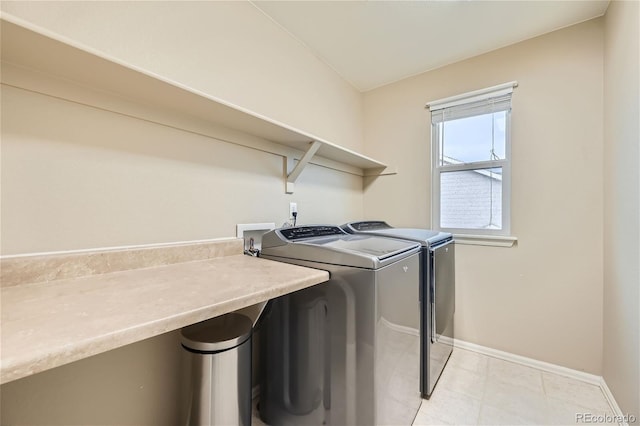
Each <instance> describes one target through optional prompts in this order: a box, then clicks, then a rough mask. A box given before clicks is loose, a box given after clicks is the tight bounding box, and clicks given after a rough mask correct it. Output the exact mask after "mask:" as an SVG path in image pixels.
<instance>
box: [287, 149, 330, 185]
mask: <svg viewBox="0 0 640 426" xmlns="http://www.w3.org/2000/svg"><path fill="white" fill-rule="evenodd" d="M321 146H322V142H320V141H313V142H311V145H310V146H309V148H308V149H307V152H305V153H304V155H303V156H302V158H301V159H300V161H298V164H296V166H295V167H294V168H293V170H292V171H291V173H289V157H286V158H285V175H286V177H287V178H286V182H285V192H286V193H287V194H293V189H294V187H295V183H296V180H298V177H299V176H300V173H302V171H303V170H304V168H305V167H306V166H307V164H309V161H311V159H312V158H313V156H314V155H315V154H316V152H317V151H318V149H320V147H321Z"/></svg>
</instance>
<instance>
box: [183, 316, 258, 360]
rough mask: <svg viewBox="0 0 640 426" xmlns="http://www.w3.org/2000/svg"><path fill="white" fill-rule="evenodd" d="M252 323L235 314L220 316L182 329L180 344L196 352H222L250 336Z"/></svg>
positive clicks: (247, 318) (245, 317) (244, 317)
mask: <svg viewBox="0 0 640 426" xmlns="http://www.w3.org/2000/svg"><path fill="white" fill-rule="evenodd" d="M252 327H253V322H252V321H251V319H249V317H247V316H246V315H242V314H239V313H236V312H231V313H228V314H224V315H220V316H219V317H215V318H212V319H210V320H206V321H202V322H199V323H196V324H193V325H190V326H188V327H184V328H183V329H182V333H181V334H182V344H183V345H184V346H185V347H186V348H188V349H193V350H196V351H224V350H227V349H232V348H235V347H236V346H239V345H240V344H242V343H244V342H245V341H246V340H247V339H248V338H249V337H250V336H251V328H252Z"/></svg>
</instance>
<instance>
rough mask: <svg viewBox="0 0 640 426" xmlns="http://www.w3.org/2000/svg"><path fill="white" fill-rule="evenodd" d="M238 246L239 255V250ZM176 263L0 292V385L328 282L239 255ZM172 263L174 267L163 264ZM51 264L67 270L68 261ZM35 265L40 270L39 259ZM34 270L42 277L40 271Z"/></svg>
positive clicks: (314, 273)
mask: <svg viewBox="0 0 640 426" xmlns="http://www.w3.org/2000/svg"><path fill="white" fill-rule="evenodd" d="M239 244H241V243H239ZM238 248H239V251H240V253H241V252H242V246H241V245H239V246H238ZM233 251H235V250H232V252H233ZM101 255H102V256H103V257H104V254H101ZM120 255H122V253H120ZM145 256H147V257H148V253H146V254H145ZM208 256H209V255H207V256H201V257H208ZM85 257H86V256H85ZM94 257H95V256H94ZM187 258H188V256H187ZM94 260H95V259H94ZM183 260H184V258H180V259H175V256H173V257H172V260H170V261H167V262H160V263H169V264H160V265H154V266H150V267H142V268H137V269H136V268H134V269H126V270H116V271H112V272H107V273H97V274H89V275H84V276H82V274H78V273H71V274H69V273H67V274H66V275H65V274H60V273H58V274H57V275H56V274H54V275H56V277H60V276H62V277H63V278H62V279H53V280H50V281H44V282H32V283H29V282H22V283H20V284H15V283H14V285H7V286H3V287H2V290H1V291H2V299H1V303H2V315H1V316H2V323H1V327H2V336H1V339H2V352H1V371H0V379H1V380H0V382H1V383H6V382H10V381H12V380H16V379H19V378H22V377H26V376H29V375H32V374H35V373H38V372H41V371H44V370H47V369H50V368H54V367H57V366H60V365H64V364H67V363H70V362H73V361H77V360H79V359H82V358H87V357H89V356H92V355H96V354H99V353H102V352H106V351H109V350H111V349H115V348H118V347H121V346H124V345H127V344H130V343H134V342H137V341H140V340H143V339H147V338H149V337H153V336H157V335H160V334H162V333H166V332H169V331H172V330H176V329H179V328H181V327H184V326H187V325H190V324H193V323H196V322H200V321H204V320H207V319H209V318H212V317H215V316H218V315H222V314H225V313H227V312H231V311H235V310H238V309H241V308H244V307H247V306H251V305H254V304H257V303H260V302H264V301H267V300H269V299H272V298H275V297H278V296H281V295H283V294H287V293H291V292H294V291H296V290H300V289H303V288H306V287H310V286H312V285H315V284H319V283H321V282H324V281H327V280H328V279H329V274H328V273H327V272H326V271H321V270H316V269H310V268H304V267H300V266H295V265H289V264H285V263H279V262H274V261H270V260H265V259H260V258H256V257H251V256H245V255H242V254H231V255H227V254H224V255H222V256H220V257H212V258H205V259H199V260H192V261H183ZM174 261H177V262H178V263H171V262H174ZM10 263H11V259H10V260H8V261H7V262H6V264H5V262H4V261H3V267H4V266H8V267H9V272H7V274H5V275H6V276H5V277H3V280H5V281H11V277H10V276H9V273H11V272H15V269H16V268H15V267H14V268H13V271H12V265H11V264H10ZM14 263H15V262H14ZM23 263H24V262H23ZM27 263H28V262H27ZM32 263H33V262H32ZM54 263H55V262H54ZM58 263H60V264H64V265H69V261H66V262H58ZM71 263H73V262H71ZM151 263H152V264H153V262H151ZM155 263H158V262H155ZM35 264H36V265H42V261H40V263H37V261H36V263H35ZM45 264H46V262H45ZM146 264H149V262H147V263H146ZM143 265H144V263H143ZM13 266H15V265H13ZM129 267H131V266H129ZM30 268H31V267H27V266H25V264H21V265H19V267H18V268H17V269H19V270H20V269H21V270H22V275H24V273H25V271H26V272H27V275H29V270H30ZM36 269H37V268H36ZM40 269H42V270H43V271H45V272H47V271H46V268H42V267H41V268H40ZM59 269H60V267H59ZM63 269H64V268H63ZM72 269H73V268H72ZM115 269H118V268H115ZM74 275H81V276H74ZM65 276H69V277H68V278H66V277H65Z"/></svg>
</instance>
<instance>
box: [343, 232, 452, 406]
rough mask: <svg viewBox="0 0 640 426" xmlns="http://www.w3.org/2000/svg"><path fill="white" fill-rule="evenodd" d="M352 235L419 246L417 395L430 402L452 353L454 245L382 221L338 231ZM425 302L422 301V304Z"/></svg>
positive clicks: (447, 238) (438, 235) (444, 235)
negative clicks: (419, 346) (418, 385)
mask: <svg viewBox="0 0 640 426" xmlns="http://www.w3.org/2000/svg"><path fill="white" fill-rule="evenodd" d="M341 228H342V229H343V230H345V231H347V232H349V233H351V234H356V235H377V236H382V237H391V238H401V239H404V240H407V241H412V242H416V243H419V244H420V245H421V246H422V250H421V255H420V258H421V259H420V269H421V273H420V280H421V283H420V289H421V292H420V294H421V301H423V302H424V303H422V309H421V328H420V329H421V341H422V344H421V347H422V351H421V352H422V354H421V362H420V371H421V373H420V393H421V395H422V397H423V398H427V399H428V398H430V397H431V394H432V393H433V390H434V388H435V386H436V383H437V381H438V379H439V378H440V375H441V374H442V371H443V370H444V367H445V365H446V363H447V361H448V359H449V356H450V355H451V352H452V351H453V338H454V336H453V316H454V312H455V244H454V241H453V235H452V234H450V233H448V232H438V231H430V230H427V229H414V228H394V227H392V226H390V225H389V224H387V223H386V222H383V221H363V222H350V223H347V224H345V225H342V227H341ZM425 299H426V300H425Z"/></svg>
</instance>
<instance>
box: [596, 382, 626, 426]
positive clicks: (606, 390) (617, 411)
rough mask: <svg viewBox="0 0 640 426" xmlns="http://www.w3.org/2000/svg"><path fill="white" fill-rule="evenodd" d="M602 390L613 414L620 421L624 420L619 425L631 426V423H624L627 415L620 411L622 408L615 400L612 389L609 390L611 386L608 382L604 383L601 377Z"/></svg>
mask: <svg viewBox="0 0 640 426" xmlns="http://www.w3.org/2000/svg"><path fill="white" fill-rule="evenodd" d="M600 389H602V393H604V397H605V398H607V402H608V403H609V405H610V406H611V409H612V410H613V414H614V415H615V416H616V417H617V418H618V419H623V420H622V421H621V422H619V423H618V424H619V425H620V426H629V423H628V422H626V421H624V419H625V415H624V413H623V412H622V410H621V409H620V406H619V405H618V402H617V401H616V399H615V398H614V396H613V393H611V389H609V386H607V382H605V381H604V377H600Z"/></svg>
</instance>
